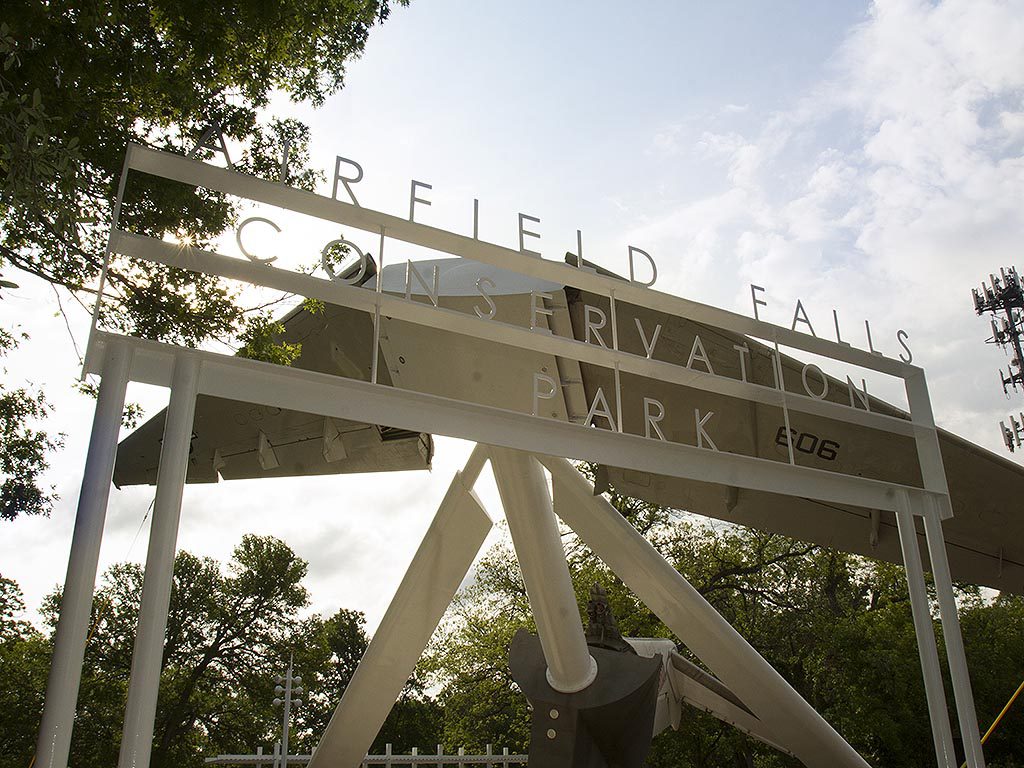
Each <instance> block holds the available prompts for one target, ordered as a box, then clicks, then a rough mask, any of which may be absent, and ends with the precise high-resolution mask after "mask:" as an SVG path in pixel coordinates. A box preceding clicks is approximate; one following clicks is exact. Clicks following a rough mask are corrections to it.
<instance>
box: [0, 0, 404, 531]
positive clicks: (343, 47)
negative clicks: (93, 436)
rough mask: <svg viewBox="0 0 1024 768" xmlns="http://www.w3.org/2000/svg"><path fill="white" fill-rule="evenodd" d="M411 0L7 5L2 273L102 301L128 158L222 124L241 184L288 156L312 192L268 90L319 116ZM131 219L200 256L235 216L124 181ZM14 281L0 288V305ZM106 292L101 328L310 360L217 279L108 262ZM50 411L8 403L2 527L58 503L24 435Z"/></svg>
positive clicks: (140, 179)
mask: <svg viewBox="0 0 1024 768" xmlns="http://www.w3.org/2000/svg"><path fill="white" fill-rule="evenodd" d="M407 3H408V0H302V1H301V2H299V0H270V1H269V2H247V1H246V0H233V1H232V0H213V2H207V1H205V0H204V1H203V2H196V0H153V1H152V2H151V1H150V0H127V1H126V2H121V1H118V2H113V0H97V1H96V2H90V3H70V2H60V1H59V0H58V2H45V1H44V0H5V2H4V4H3V14H2V15H0V275H2V276H3V277H5V278H12V277H14V276H15V275H16V274H17V272H16V271H17V270H21V271H23V272H28V273H30V274H32V275H35V276H37V277H39V278H42V279H43V280H46V281H48V282H50V283H51V284H53V285H54V286H62V287H63V288H66V289H68V290H69V291H71V292H72V294H73V295H74V296H75V297H76V298H77V299H78V300H79V301H80V302H81V303H82V304H83V305H85V304H88V303H89V302H91V301H92V299H93V296H94V295H95V292H96V288H97V285H98V279H99V275H100V271H101V267H102V265H103V259H104V252H105V246H106V239H107V236H108V233H109V231H110V226H111V222H112V214H113V209H114V201H115V197H116V194H117V186H118V179H119V176H120V173H121V168H122V164H123V159H124V153H125V150H126V148H127V146H128V145H129V144H130V143H136V144H141V145H145V146H150V147H156V148H159V149H163V150H167V151H171V152H178V153H181V154H188V153H189V152H190V151H191V150H193V149H194V148H195V147H196V146H197V144H198V143H199V141H200V139H201V137H202V136H203V135H204V134H205V133H206V132H207V131H208V129H210V128H211V127H214V126H216V127H218V128H219V129H220V130H221V131H222V132H223V134H224V135H225V136H226V137H227V138H228V139H229V140H230V143H231V145H232V146H233V147H238V146H241V147H244V148H245V151H244V154H242V155H240V156H238V157H235V158H233V159H234V161H235V163H234V167H235V169H236V170H240V171H243V172H246V173H251V174H255V175H258V176H262V177H265V178H273V179H278V178H279V175H280V168H281V159H282V156H283V154H284V150H285V147H286V146H287V147H288V157H289V164H288V178H287V181H288V183H290V184H292V185H296V186H300V187H303V188H307V189H310V188H312V186H313V185H314V183H315V182H316V181H317V179H318V178H320V174H319V173H317V172H315V171H312V170H310V169H309V168H308V167H307V165H308V160H309V152H308V143H309V129H308V128H307V127H306V126H305V125H303V124H302V123H300V122H298V121H296V120H278V119H270V120H269V121H263V122H261V113H262V112H263V111H264V110H266V108H267V107H268V105H269V103H270V98H271V95H272V94H273V93H274V92H275V91H283V92H285V93H287V94H288V95H289V96H290V97H291V98H292V99H294V100H296V101H303V100H305V101H309V102H312V103H313V104H314V105H320V104H322V103H323V101H324V99H325V98H327V96H329V95H330V94H332V93H334V92H335V91H337V90H338V89H340V88H341V87H342V85H343V84H344V81H345V72H346V67H347V65H348V64H349V62H351V61H352V60H353V59H355V58H357V57H358V56H359V55H360V54H361V53H362V51H363V48H364V47H365V45H366V42H367V39H368V36H369V33H370V30H371V28H372V27H373V25H374V24H375V23H377V22H380V21H383V20H385V19H386V18H387V17H388V15H389V12H390V10H391V7H392V5H394V4H398V5H405V4H407ZM203 154H204V153H201V156H203ZM205 154H206V155H208V154H209V153H208V152H205ZM121 213H122V215H121V222H120V223H121V226H122V227H124V228H125V229H128V230H130V231H134V232H138V233H140V234H149V235H153V236H155V237H162V236H164V235H165V234H173V235H176V236H178V237H181V238H183V239H187V240H188V241H190V242H192V243H194V244H195V245H198V246H207V245H209V244H210V242H211V241H212V240H213V238H215V237H217V236H218V235H219V234H220V233H221V232H223V231H224V230H225V229H226V228H227V227H229V226H230V225H231V224H232V223H233V221H234V219H235V218H236V215H237V213H238V210H237V207H236V205H235V204H234V203H233V202H232V201H231V200H229V199H227V198H226V197H225V196H223V195H219V194H215V193H210V192H197V191H196V190H193V189H191V188H188V187H185V186H184V185H180V184H174V183H171V182H166V181H163V180H159V179H156V178H154V177H150V176H147V175H145V174H132V176H131V178H130V180H129V183H128V185H127V188H126V190H125V198H124V205H123V209H122V212H121ZM15 282H17V281H12V280H10V279H3V280H0V299H2V298H3V293H2V292H3V291H6V290H8V289H10V288H12V287H15ZM105 293H106V294H108V295H109V296H110V298H108V299H107V300H106V301H105V302H104V305H103V311H102V321H103V323H104V324H105V327H109V328H113V329H116V330H119V331H122V332H126V333H131V334H135V335H139V336H143V337H146V338H152V339H158V340H162V341H168V342H174V343H180V344H184V345H187V346H196V345H198V344H200V343H202V342H203V341H205V340H207V339H210V338H216V339H219V340H221V341H224V342H225V343H229V344H231V343H232V342H234V341H235V339H236V336H240V337H241V342H242V345H243V347H244V350H245V353H246V355H247V356H250V357H258V358H260V359H264V360H268V361H270V362H275V363H280V364H285V365H287V364H290V363H291V362H292V361H294V359H295V358H296V357H297V356H298V354H299V353H300V352H301V349H300V348H299V347H298V345H290V346H289V345H286V344H281V343H278V340H277V336H278V335H279V332H280V330H279V329H280V326H278V325H277V324H275V323H273V322H271V320H270V318H269V316H268V314H267V313H266V311H265V310H264V309H263V308H258V307H257V308H251V311H247V308H246V307H244V306H241V304H240V298H239V295H238V293H237V291H236V290H235V289H233V288H232V287H231V286H230V285H229V284H227V283H225V282H224V281H221V280H217V279H214V278H210V277H206V276H201V275H197V274H195V273H193V272H189V271H187V270H181V269H171V268H167V267H163V266H159V265H155V264H149V263H144V262H141V261H131V262H129V261H128V260H126V259H122V258H117V257H115V258H113V259H112V261H111V263H110V269H109V273H108V280H107V286H106V290H105ZM0 330H2V329H0ZM28 330H29V332H31V329H28ZM0 351H2V349H0ZM46 412H47V405H46V401H45V399H44V398H43V397H42V395H41V394H38V393H35V392H31V391H29V390H27V389H25V388H19V389H15V390H13V391H0V482H2V483H3V490H2V494H3V497H2V499H0V503H2V507H0V517H3V518H5V519H12V518H15V517H17V516H18V515H19V514H35V513H45V512H47V511H48V510H49V508H50V507H51V505H52V502H53V499H54V496H53V494H52V490H48V489H46V488H44V487H41V486H40V485H39V483H37V482H35V481H36V478H37V477H38V475H39V473H40V472H41V471H42V470H43V469H45V464H46V461H45V455H46V453H47V452H49V451H50V450H52V449H53V448H55V447H57V446H58V445H59V443H60V440H59V438H52V437H49V436H47V435H46V433H44V432H40V431H37V430H34V429H33V428H32V427H31V426H30V422H32V421H33V420H34V419H37V418H40V417H42V416H44V415H45V414H46Z"/></svg>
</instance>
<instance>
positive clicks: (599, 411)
mask: <svg viewBox="0 0 1024 768" xmlns="http://www.w3.org/2000/svg"><path fill="white" fill-rule="evenodd" d="M595 416H603V417H604V418H605V419H607V420H608V424H609V425H610V426H611V428H612V432H618V431H619V429H618V427H616V426H615V419H614V418H612V409H611V408H609V407H608V400H607V399H606V398H605V396H604V390H603V389H601V387H598V388H597V393H596V394H595V395H594V402H593V403H591V404H590V410H589V411H587V418H586V420H585V421H584V422H583V426H585V427H590V426H593V424H594V417H595Z"/></svg>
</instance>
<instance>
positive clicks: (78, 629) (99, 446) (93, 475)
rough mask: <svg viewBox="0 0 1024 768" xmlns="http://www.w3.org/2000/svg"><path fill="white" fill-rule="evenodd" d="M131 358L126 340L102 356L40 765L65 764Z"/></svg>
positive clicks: (45, 711) (45, 713)
mask: <svg viewBox="0 0 1024 768" xmlns="http://www.w3.org/2000/svg"><path fill="white" fill-rule="evenodd" d="M131 361H132V348H131V346H129V345H128V344H113V345H111V347H110V348H109V349H108V350H107V352H106V356H105V358H104V360H103V368H102V378H101V380H100V391H99V398H98V399H97V401H96V412H95V415H94V416H93V422H92V435H91V436H90V438H89V452H88V454H87V455H86V459H85V475H84V477H83V478H82V489H81V491H80V492H79V495H78V514H77V515H76V517H75V530H74V533H73V534H72V539H71V556H70V557H69V559H68V572H67V577H66V578H65V579H64V593H63V595H62V596H61V601H60V618H59V619H58V621H57V635H56V637H55V638H54V643H53V661H52V662H51V666H50V675H49V678H48V680H47V684H46V699H45V704H44V706H43V717H42V722H41V724H40V726H39V740H38V742H37V744H36V763H37V764H38V765H39V766H40V768H65V766H67V764H68V757H69V753H70V750H71V728H72V725H73V724H74V721H75V705H76V703H77V700H78V687H79V684H80V683H81V680H82V662H83V659H84V658H85V643H86V640H87V634H88V631H89V618H90V616H91V614H92V596H93V590H94V589H95V587H96V568H97V564H98V562H99V557H100V544H101V542H102V540H103V523H104V521H105V520H106V516H107V500H108V498H109V496H110V480H111V477H112V476H113V474H114V458H115V457H116V455H117V433H118V431H119V430H120V428H121V415H122V413H123V411H124V398H125V389H126V387H127V385H128V375H129V369H130V368H131Z"/></svg>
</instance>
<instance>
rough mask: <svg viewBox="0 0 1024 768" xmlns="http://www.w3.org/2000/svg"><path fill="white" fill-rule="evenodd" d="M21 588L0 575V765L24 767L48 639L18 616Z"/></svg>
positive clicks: (31, 743)
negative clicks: (0, 737)
mask: <svg viewBox="0 0 1024 768" xmlns="http://www.w3.org/2000/svg"><path fill="white" fill-rule="evenodd" d="M24 608H25V604H24V601H23V600H22V595H21V590H20V589H18V585H17V584H15V583H14V582H13V581H11V580H10V579H5V578H3V577H2V576H0V733H2V734H3V738H2V739H0V768H24V766H25V765H27V763H26V762H25V759H24V756H25V755H31V753H32V749H33V748H34V747H35V735H36V729H37V728H38V726H39V711H40V709H41V708H42V705H43V691H44V690H45V689H46V672H47V668H48V666H49V656H50V649H49V643H48V642H47V641H46V638H44V637H43V636H42V634H41V633H39V632H37V631H36V630H35V629H34V628H33V627H32V625H31V624H29V623H28V622H27V621H25V620H24V619H22V618H21V614H22V612H23V611H24Z"/></svg>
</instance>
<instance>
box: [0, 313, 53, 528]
mask: <svg viewBox="0 0 1024 768" xmlns="http://www.w3.org/2000/svg"><path fill="white" fill-rule="evenodd" d="M17 344H18V338H17V337H16V336H15V335H14V334H12V333H8V332H7V331H5V330H4V329H3V328H0V357H3V356H4V355H5V354H7V352H8V351H9V350H11V349H13V348H14V347H16V346H17ZM4 373H5V374H6V373H7V369H6V368H4ZM49 410H50V408H49V404H48V403H47V400H46V396H45V395H44V394H43V393H42V392H41V391H33V390H29V389H26V388H25V387H18V388H15V389H8V388H7V387H6V386H4V385H3V384H2V383H0V446H2V448H0V519H2V520H13V519H15V518H16V517H18V516H19V515H47V514H49V513H50V509H51V508H52V507H53V503H54V501H56V500H57V494H56V493H55V491H54V489H53V487H52V486H50V487H49V488H47V487H44V486H42V484H41V482H40V475H42V473H43V472H44V471H46V469H47V467H48V466H49V463H48V461H47V454H48V453H49V452H50V451H52V450H54V449H56V448H59V447H60V446H61V445H63V442H64V437H63V435H55V436H51V435H49V434H47V433H46V432H45V431H44V430H40V429H36V427H35V424H36V422H38V421H40V420H42V419H43V418H44V417H45V416H46V415H47V414H48V413H49Z"/></svg>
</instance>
